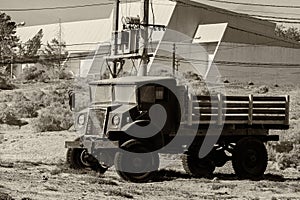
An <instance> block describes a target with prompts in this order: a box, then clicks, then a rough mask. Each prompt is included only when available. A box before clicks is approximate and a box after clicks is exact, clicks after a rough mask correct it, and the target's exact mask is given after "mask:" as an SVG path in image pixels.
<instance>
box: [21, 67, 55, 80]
mask: <svg viewBox="0 0 300 200" xmlns="http://www.w3.org/2000/svg"><path fill="white" fill-rule="evenodd" d="M22 78H23V79H24V80H26V81H40V82H48V81H49V80H50V74H49V72H48V71H47V70H46V69H44V68H37V67H36V66H33V67H28V68H25V69H24V71H23V74H22Z"/></svg>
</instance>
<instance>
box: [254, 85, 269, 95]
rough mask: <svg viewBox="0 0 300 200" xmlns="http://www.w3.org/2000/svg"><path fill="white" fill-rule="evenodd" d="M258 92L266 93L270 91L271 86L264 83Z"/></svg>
mask: <svg viewBox="0 0 300 200" xmlns="http://www.w3.org/2000/svg"><path fill="white" fill-rule="evenodd" d="M256 92H257V93H259V94H266V93H268V92H269V88H268V87H267V86H265V85H263V86H261V87H259V88H258V90H257V91H256Z"/></svg>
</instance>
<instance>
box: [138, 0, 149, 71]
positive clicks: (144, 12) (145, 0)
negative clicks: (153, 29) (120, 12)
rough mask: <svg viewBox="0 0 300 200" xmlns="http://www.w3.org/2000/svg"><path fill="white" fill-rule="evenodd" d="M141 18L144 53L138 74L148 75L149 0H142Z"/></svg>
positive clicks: (142, 52)
mask: <svg viewBox="0 0 300 200" xmlns="http://www.w3.org/2000/svg"><path fill="white" fill-rule="evenodd" d="M141 18H142V19H143V24H142V26H141V27H142V28H143V30H141V31H142V38H141V44H142V45H143V49H142V50H141V52H140V54H141V55H142V58H141V59H142V60H141V66H140V68H139V71H138V76H147V66H148V62H149V56H148V39H149V38H148V28H149V0H142V5H141Z"/></svg>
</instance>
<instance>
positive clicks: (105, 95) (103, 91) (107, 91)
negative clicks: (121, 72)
mask: <svg viewBox="0 0 300 200" xmlns="http://www.w3.org/2000/svg"><path fill="white" fill-rule="evenodd" d="M135 88H136V86H135V85H115V86H110V85H101V86H99V85H98V86H96V85H95V86H91V100H92V102H93V103H112V102H116V103H136V89H135Z"/></svg>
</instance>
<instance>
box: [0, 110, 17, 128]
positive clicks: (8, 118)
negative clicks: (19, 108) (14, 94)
mask: <svg viewBox="0 0 300 200" xmlns="http://www.w3.org/2000/svg"><path fill="white" fill-rule="evenodd" d="M17 120H18V118H17V116H16V114H15V112H14V111H13V110H11V108H10V107H6V108H5V109H3V110H2V111H1V112H0V124H11V122H15V121H17Z"/></svg>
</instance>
